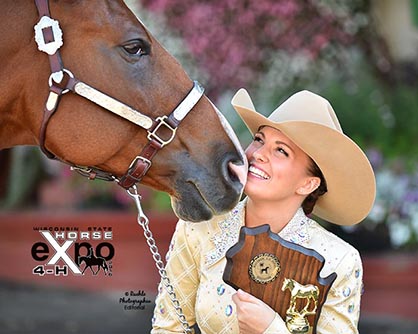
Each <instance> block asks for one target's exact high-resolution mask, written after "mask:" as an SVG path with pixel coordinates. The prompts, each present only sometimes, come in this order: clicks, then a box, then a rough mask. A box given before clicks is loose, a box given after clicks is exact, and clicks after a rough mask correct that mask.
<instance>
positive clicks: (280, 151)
mask: <svg viewBox="0 0 418 334" xmlns="http://www.w3.org/2000/svg"><path fill="white" fill-rule="evenodd" d="M277 152H279V153H282V154H284V155H285V156H286V157H288V156H289V153H287V152H286V151H285V150H284V149H282V148H281V147H279V148H277Z"/></svg>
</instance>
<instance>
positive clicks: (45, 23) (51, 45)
mask: <svg viewBox="0 0 418 334" xmlns="http://www.w3.org/2000/svg"><path fill="white" fill-rule="evenodd" d="M47 28H51V29H52V35H53V38H54V40H53V41H51V42H48V43H46V42H45V38H44V34H43V30H44V29H47ZM34 30H35V41H36V43H37V44H38V49H39V51H43V52H46V53H47V54H49V55H53V54H54V53H55V52H57V50H58V49H59V48H60V47H61V46H62V45H63V41H62V30H61V28H60V26H59V23H58V21H56V20H54V19H51V18H50V17H48V16H42V17H41V19H40V20H39V22H38V23H37V24H36V25H35V27H34Z"/></svg>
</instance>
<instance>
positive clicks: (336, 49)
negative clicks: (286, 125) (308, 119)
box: [140, 0, 369, 96]
mask: <svg viewBox="0 0 418 334" xmlns="http://www.w3.org/2000/svg"><path fill="white" fill-rule="evenodd" d="M140 1H141V3H142V4H143V5H144V6H145V7H146V8H148V9H150V10H152V11H154V12H157V13H162V14H164V16H165V18H166V20H167V23H168V24H169V25H170V26H171V27H172V28H173V29H174V30H177V31H179V32H180V34H181V36H182V37H183V38H184V40H185V43H186V44H187V46H188V48H189V50H190V52H191V53H192V54H193V55H194V58H195V60H196V61H197V63H198V66H200V67H201V68H203V69H205V70H206V71H207V72H208V74H209V76H210V85H209V86H210V88H211V94H213V95H215V96H217V95H218V94H219V93H220V92H222V91H225V90H227V89H229V88H233V89H234V90H236V89H237V87H240V86H243V85H244V86H246V87H249V86H251V84H254V83H258V82H260V81H262V80H263V75H264V74H265V73H266V72H267V71H268V70H269V68H270V67H271V66H277V61H278V60H279V66H284V67H287V68H284V69H283V70H284V71H285V72H288V70H289V67H288V66H289V64H291V66H293V67H295V66H296V67H297V69H296V73H294V74H293V75H290V76H289V75H288V76H287V78H286V81H287V82H289V81H290V82H293V81H294V80H295V79H297V75H298V73H300V71H299V70H300V69H301V70H303V69H304V67H306V66H305V65H306V64H311V65H312V63H313V62H317V61H318V60H320V59H324V60H327V62H328V63H331V61H334V62H335V65H338V64H340V65H344V64H345V59H344V54H343V53H342V52H341V47H343V48H344V47H346V46H349V45H352V44H354V43H357V42H358V41H357V40H356V37H357V35H358V34H359V33H360V31H361V29H363V27H365V26H367V25H368V23H369V20H368V16H367V15H365V13H363V12H362V9H361V7H362V6H363V1H337V2H335V1H321V0H312V1H304V0H258V1H242V0H213V1H210V2H208V1H203V0H200V1H197V0H193V1H192V0H170V1H167V0H140ZM293 57H295V58H296V59H295V62H293V61H292V59H291V58H293ZM295 64H296V65H295ZM299 67H301V68H299Z"/></svg>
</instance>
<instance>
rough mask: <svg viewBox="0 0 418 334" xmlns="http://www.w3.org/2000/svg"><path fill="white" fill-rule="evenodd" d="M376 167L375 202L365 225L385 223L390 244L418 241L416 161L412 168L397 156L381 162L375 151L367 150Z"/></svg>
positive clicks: (410, 243) (404, 244)
mask: <svg viewBox="0 0 418 334" xmlns="http://www.w3.org/2000/svg"><path fill="white" fill-rule="evenodd" d="M369 157H370V160H371V161H372V163H373V164H374V168H375V171H376V184H377V193H376V202H375V204H374V206H373V209H372V211H371V212H370V214H369V216H368V220H367V222H368V226H369V228H371V229H374V228H375V227H376V226H377V225H378V224H385V225H386V227H387V229H388V231H389V237H390V242H391V245H392V247H394V248H408V247H411V246H413V245H416V244H417V242H418V168H416V167H418V165H417V166H415V168H414V169H413V171H412V172H408V171H407V170H405V166H404V163H403V161H401V160H399V159H397V160H395V161H393V162H391V163H390V164H386V165H383V159H382V156H381V155H380V153H379V152H378V151H371V152H369Z"/></svg>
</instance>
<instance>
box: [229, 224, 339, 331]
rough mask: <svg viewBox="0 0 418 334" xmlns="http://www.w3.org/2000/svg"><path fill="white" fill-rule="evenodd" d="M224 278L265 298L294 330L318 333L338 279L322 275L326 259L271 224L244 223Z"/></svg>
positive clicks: (237, 287)
mask: <svg viewBox="0 0 418 334" xmlns="http://www.w3.org/2000/svg"><path fill="white" fill-rule="evenodd" d="M226 258H227V264H226V267H225V272H224V275H223V279H224V281H225V282H226V283H227V284H229V285H231V286H232V287H233V288H235V289H241V290H244V291H246V292H248V293H250V294H252V295H253V296H255V297H257V298H259V299H261V300H263V301H264V302H265V303H266V304H268V305H269V306H270V307H271V308H273V309H274V310H275V311H276V312H277V313H278V314H280V316H281V317H282V318H283V320H285V322H286V325H287V327H288V329H289V331H290V332H291V333H294V334H296V333H297V334H300V333H313V334H315V333H316V324H317V321H318V319H319V315H320V313H321V308H322V305H323V304H324V302H325V300H326V297H327V294H328V291H329V289H330V287H331V285H332V283H333V282H334V280H335V279H336V277H337V274H336V273H332V274H330V275H329V276H328V277H326V278H322V277H320V276H319V272H320V271H321V269H322V267H323V266H324V262H325V259H324V258H323V257H322V256H321V255H320V254H319V253H318V252H316V251H315V250H312V249H308V248H305V247H303V246H300V245H297V244H294V243H292V242H288V241H286V240H284V239H283V238H281V237H279V236H278V235H277V234H275V233H272V232H271V230H270V226H269V225H261V226H258V227H256V228H248V227H242V228H241V230H240V235H239V241H238V242H237V243H236V244H235V245H234V246H232V247H231V248H230V249H229V250H228V251H227V253H226Z"/></svg>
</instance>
